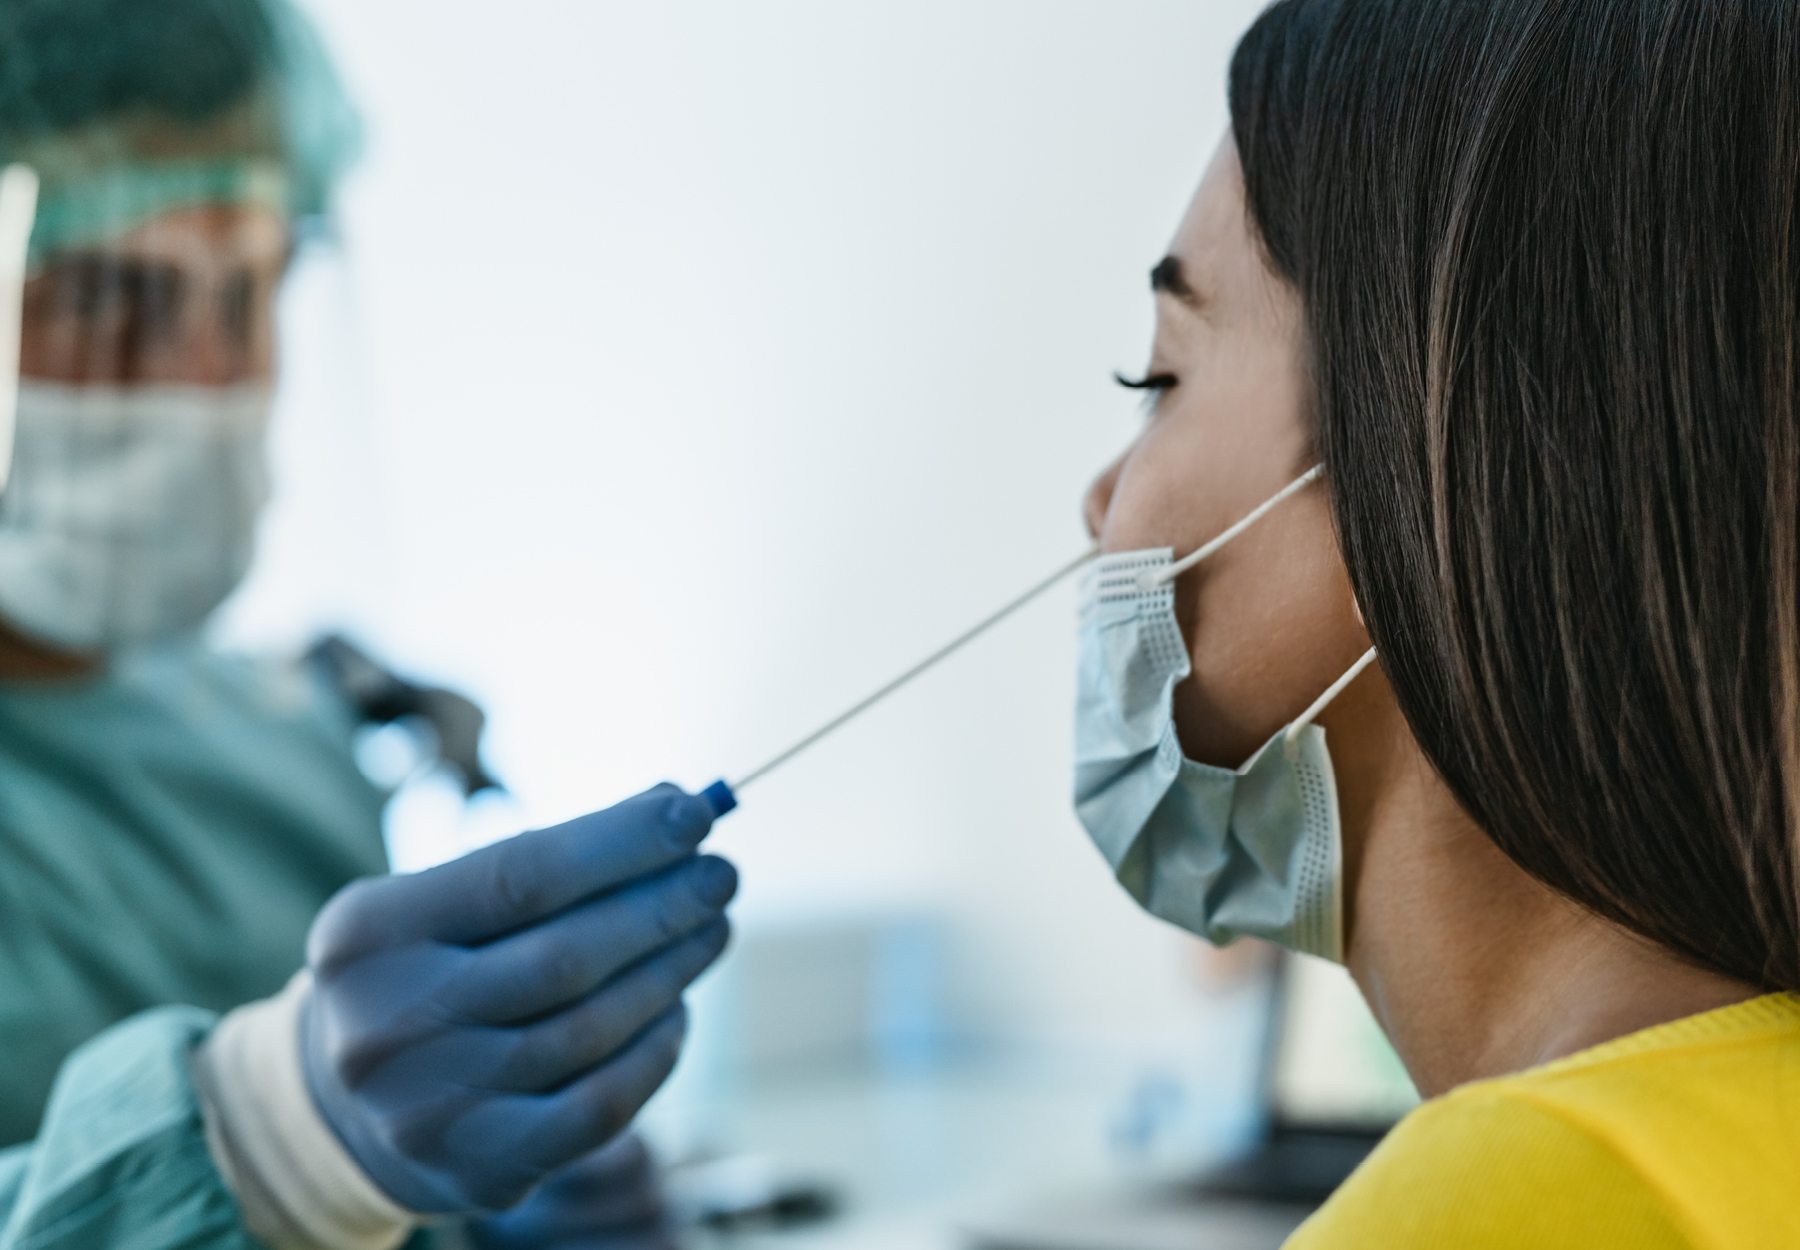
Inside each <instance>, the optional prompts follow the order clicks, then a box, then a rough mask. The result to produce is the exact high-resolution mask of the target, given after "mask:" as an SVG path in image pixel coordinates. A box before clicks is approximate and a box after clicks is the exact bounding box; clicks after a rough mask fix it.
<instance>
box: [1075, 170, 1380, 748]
mask: <svg viewBox="0 0 1800 1250" xmlns="http://www.w3.org/2000/svg"><path fill="white" fill-rule="evenodd" d="M1152 284H1153V286H1154V287H1155V288H1156V340H1155V344H1154V346H1153V347H1152V349H1151V354H1150V363H1149V366H1148V369H1147V371H1146V375H1145V376H1146V380H1147V381H1149V382H1150V383H1152V389H1151V390H1150V392H1149V395H1150V400H1151V405H1152V406H1151V407H1150V410H1149V412H1148V416H1147V418H1146V421H1145V424H1144V428H1143V431H1142V433H1140V434H1139V435H1138V437H1137V439H1136V440H1135V441H1134V442H1133V443H1132V444H1131V446H1130V447H1128V448H1127V449H1126V451H1125V454H1124V455H1122V456H1121V457H1120V458H1119V459H1118V460H1116V461H1115V462H1114V463H1113V464H1112V465H1111V466H1109V467H1108V468H1107V469H1106V471H1105V472H1104V473H1102V474H1101V475H1100V477H1099V479H1098V480H1097V481H1096V482H1095V483H1094V485H1093V487H1092V489H1091V490H1090V491H1089V493H1088V498H1087V522H1088V526H1089V528H1090V529H1091V530H1092V531H1093V533H1094V535H1095V536H1096V537H1097V538H1098V539H1099V540H1100V543H1101V545H1102V547H1103V548H1104V549H1105V550H1107V551H1131V550H1136V549H1140V548H1147V547H1172V548H1174V550H1175V555H1176V556H1177V557H1180V556H1183V555H1186V554H1187V553H1188V552H1190V551H1193V550H1194V549H1195V548H1197V547H1199V546H1200V545H1201V544H1202V543H1204V542H1206V541H1207V540H1208V539H1210V538H1213V537H1214V536H1216V535H1217V534H1219V533H1220V532H1221V531H1222V530H1224V529H1225V528H1226V527H1227V526H1229V525H1230V524H1231V523H1232V522H1234V521H1236V520H1238V519H1239V518H1241V517H1243V516H1244V515H1245V514H1246V513H1248V512H1249V511H1250V510H1251V509H1253V508H1254V507H1256V505H1257V504H1259V503H1261V502H1262V501H1263V500H1265V499H1267V498H1268V497H1269V496H1271V495H1273V494H1274V493H1275V492H1276V491H1278V490H1280V489H1281V488H1282V487H1283V486H1285V485H1287V484H1288V483H1289V482H1291V481H1292V480H1293V479H1294V478H1296V477H1298V476H1300V474H1302V473H1304V472H1305V471H1306V470H1307V469H1308V468H1310V467H1311V466H1312V464H1313V463H1314V461H1315V456H1314V452H1313V446H1312V436H1311V430H1310V426H1309V420H1308V412H1307V403H1308V399H1307V396H1308V386H1307V379H1306V372H1305V359H1304V329H1303V321H1302V315H1301V308H1300V301H1299V296H1298V295H1297V293H1296V292H1295V291H1294V290H1293V288H1292V287H1291V286H1290V285H1289V284H1287V283H1286V282H1284V281H1283V280H1282V279H1281V278H1279V277H1278V276H1277V275H1276V274H1275V273H1274V272H1273V271H1272V270H1271V269H1270V268H1269V266H1268V263H1267V262H1266V260H1265V259H1264V254H1263V249H1262V246H1261V243H1260V242H1259V241H1258V240H1257V238H1256V236H1255V234H1254V233H1253V231H1252V228H1251V225H1250V220H1249V216H1248V211H1247V207H1246V204H1245V201H1244V183H1243V174H1242V171H1241V169H1240V167H1239V164H1238V156H1237V148H1236V146H1235V145H1234V144H1233V143H1232V141H1231V140H1230V138H1229V137H1228V138H1227V139H1226V140H1225V141H1224V142H1223V143H1221V144H1220V146H1219V149H1218V152H1217V153H1216V154H1215V156H1214V158H1213V160H1212V163H1211V165H1210V167H1209V168H1208V169H1207V172H1206V176H1205V178H1204V180H1203V181H1202V182H1201V184H1200V188H1199V190H1198V191H1197V192H1196V193H1195V195H1194V199H1193V202H1192V204H1191V205H1190V206H1189V208H1188V211H1187V215H1186V217H1185V218H1184V219H1183V221H1182V223H1181V227H1180V230H1179V231H1178V232H1177V234H1176V237H1175V242H1174V244H1173V247H1172V249H1171V251H1170V254H1169V256H1168V257H1167V258H1166V259H1164V260H1163V261H1162V263H1161V264H1159V265H1158V266H1157V268H1156V270H1155V271H1154V273H1153V275H1152ZM1176 611H1177V614H1178V615H1179V617H1180V619H1181V625H1182V630H1183V633H1184V635H1185V636H1186V638H1187V643H1188V650H1189V653H1190V654H1191V655H1192V657H1193V675H1192V676H1191V677H1190V678H1189V679H1188V680H1186V681H1184V682H1183V683H1182V684H1181V685H1180V686H1179V687H1178V688H1177V689H1176V692H1175V722H1176V726H1177V728H1178V730H1179V731H1180V734H1181V742H1182V746H1183V748H1184V749H1185V751H1186V753H1187V754H1188V756H1189V757H1190V758H1193V759H1196V760H1199V761H1202V762H1204V763H1209V764H1217V765H1222V766H1226V767H1235V766H1237V765H1239V764H1241V763H1242V762H1243V761H1244V760H1245V759H1246V758H1248V757H1249V756H1250V754H1251V753H1252V752H1254V751H1255V750H1256V748H1257V747H1259V746H1261V745H1262V744H1263V743H1264V742H1265V741H1267V740H1268V739H1269V737H1270V736H1271V735H1273V734H1274V733H1275V731H1276V730H1278V729H1279V728H1281V726H1282V725H1284V724H1285V723H1287V722H1288V721H1290V720H1292V719H1293V718H1294V717H1296V716H1298V715H1299V714H1300V713H1301V712H1303V711H1304V710H1305V709H1306V708H1307V706H1308V705H1309V704H1311V703H1312V701H1313V700H1314V699H1315V698H1317V697H1318V696H1319V694H1320V693H1322V692H1323V691H1324V690H1325V688H1326V687H1327V686H1329V685H1330V684H1331V683H1332V682H1333V681H1335V680H1336V679H1337V678H1338V677H1339V676H1340V675H1342V674H1343V673H1344V671H1345V670H1346V669H1348V668H1349V667H1350V665H1351V664H1352V663H1354V662H1355V660H1356V659H1357V657H1358V656H1359V655H1361V654H1362V652H1363V651H1364V650H1365V649H1366V648H1367V647H1368V645H1369V643H1368V635H1367V634H1366V633H1365V631H1364V630H1363V628H1362V626H1361V624H1360V623H1359V621H1358V619H1357V614H1356V607H1355V602H1354V599H1353V597H1352V594H1351V591H1350V584H1349V579H1348V576H1347V575H1346V573H1345V570H1344V564H1343V560H1342V559H1341V557H1340V556H1339V554H1338V547H1337V542H1336V538H1335V536H1334V533H1333V529H1332V521H1331V510H1330V506H1329V501H1328V497H1327V495H1326V493H1325V488H1324V486H1322V485H1319V486H1313V487H1309V488H1307V489H1305V490H1303V491H1302V492H1300V493H1299V494H1298V495H1296V496H1294V497H1293V498H1292V499H1290V500H1288V501H1287V502H1285V503H1283V504H1282V505H1280V506H1279V507H1278V508H1276V509H1275V511H1274V512H1272V513H1271V514H1270V515H1269V516H1268V517H1267V518H1266V519H1265V520H1263V521H1261V522H1259V523H1258V524H1257V525H1255V526H1253V527H1251V528H1250V529H1249V530H1248V531H1247V532H1246V533H1245V534H1244V535H1243V536H1242V537H1240V538H1238V539H1236V540H1234V541H1233V542H1231V543H1230V544H1228V545H1227V546H1226V547H1224V548H1223V549H1222V550H1221V551H1219V553H1218V554H1216V555H1214V556H1212V557H1210V558H1209V559H1207V560H1206V561H1204V562H1203V563H1201V564H1200V565H1199V566H1198V567H1196V568H1195V569H1193V570H1191V571H1190V572H1188V573H1187V574H1185V575H1184V576H1183V577H1182V578H1181V580H1180V582H1179V583H1178V585H1177V591H1176ZM1357 684H1359V685H1360V684H1363V683H1361V682H1359V683H1357ZM1326 719H1327V720H1329V719H1330V718H1329V717H1327V718H1326Z"/></svg>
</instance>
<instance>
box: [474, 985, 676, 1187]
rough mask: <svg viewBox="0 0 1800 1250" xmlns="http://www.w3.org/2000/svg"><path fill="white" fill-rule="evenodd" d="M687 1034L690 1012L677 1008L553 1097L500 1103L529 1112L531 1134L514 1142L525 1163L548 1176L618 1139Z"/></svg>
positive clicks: (519, 1098) (662, 1077) (668, 1069)
mask: <svg viewBox="0 0 1800 1250" xmlns="http://www.w3.org/2000/svg"><path fill="white" fill-rule="evenodd" d="M686 1032H687V1008H686V1007H684V1006H682V1005H681V1004H680V1003H677V1004H676V1005H675V1006H674V1007H671V1008H670V1009H669V1010H668V1011H666V1012H664V1013H663V1014H662V1015H661V1016H659V1017H657V1019H656V1020H654V1021H653V1022H652V1023H651V1024H650V1026H649V1027H648V1028H646V1029H644V1031H643V1032H641V1033H639V1034H638V1035H637V1037H635V1038H633V1039H632V1040H631V1042H630V1043H628V1044H627V1045H626V1046H624V1047H623V1048H621V1049H620V1050H619V1051H618V1052H617V1053H616V1054H614V1056H613V1057H612V1058H611V1059H609V1060H607V1061H606V1062H605V1063H603V1064H601V1065H600V1066H598V1067H596V1068H594V1069H592V1070H591V1071H588V1072H586V1073H584V1074H582V1075H581V1076H579V1077H577V1078H576V1079H575V1080H573V1081H570V1082H569V1083H568V1084H567V1085H565V1086H563V1087H562V1088H561V1089H559V1090H557V1091H556V1092H555V1093H554V1094H541V1095H529V1094H524V1095H516V1096H515V1097H513V1098H507V1099H503V1100H501V1101H503V1102H504V1103H507V1104H523V1105H524V1106H526V1107H528V1108H529V1115H530V1122H529V1123H530V1130H529V1132H527V1133H524V1134H521V1135H520V1136H518V1137H517V1138H515V1141H516V1147H515V1148H516V1150H517V1151H518V1152H519V1155H520V1156H521V1161H522V1162H523V1163H525V1164H526V1165H527V1166H528V1167H531V1168H533V1169H535V1170H537V1171H538V1172H540V1173H543V1174H546V1175H547V1174H548V1173H550V1172H553V1171H555V1170H557V1169H558V1168H560V1167H562V1166H564V1165H565V1164H567V1163H568V1162H569V1161H571V1160H573V1159H577V1158H580V1157H581V1156H582V1155H585V1154H587V1153H588V1152H589V1151H591V1150H594V1149H596V1148H597V1147H599V1146H601V1145H603V1144H605V1143H606V1142H609V1141H611V1140H612V1139H613V1138H614V1137H617V1136H618V1135H619V1133H620V1132H621V1131H623V1130H624V1128H625V1126H626V1125H628V1124H630V1123H631V1120H632V1117H633V1116H635V1115H637V1113H638V1112H639V1111H640V1110H642V1108H643V1106H644V1104H645V1103H646V1102H648V1101H649V1100H650V1095H652V1094H654V1093H655V1092H656V1090H657V1087H658V1086H660V1085H661V1084H662V1083H663V1082H664V1081H665V1080H667V1079H668V1076H669V1073H670V1072H671V1071H672V1070H673V1069H674V1067H675V1060H676V1059H677V1058H678V1057H679V1056H680V1054H681V1041H682V1037H683V1036H684V1035H685V1034H686Z"/></svg>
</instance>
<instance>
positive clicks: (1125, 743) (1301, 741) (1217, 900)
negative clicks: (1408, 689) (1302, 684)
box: [1075, 469, 1375, 963]
mask: <svg viewBox="0 0 1800 1250" xmlns="http://www.w3.org/2000/svg"><path fill="white" fill-rule="evenodd" d="M1317 474H1318V470H1316V469H1315V470H1314V471H1313V472H1312V473H1309V474H1308V475H1307V476H1306V477H1305V478H1302V479H1301V480H1300V481H1299V482H1296V483H1294V484H1293V485H1292V486H1290V487H1289V488H1288V489H1287V490H1285V491H1283V492H1282V493H1281V494H1279V495H1277V496H1276V497H1275V498H1274V499H1272V500H1270V501H1269V502H1268V503H1267V504H1265V505H1263V507H1261V508H1258V509H1257V510H1256V511H1255V512H1253V513H1251V514H1250V516H1248V517H1246V518H1245V519H1244V521H1242V522H1240V523H1239V524H1238V525H1236V526H1233V527H1232V528H1231V529H1230V530H1228V531H1226V533H1225V534H1223V535H1221V536H1220V537H1219V538H1218V539H1215V540H1214V541H1213V542H1212V543H1209V544H1207V546H1205V547H1203V548H1201V549H1200V550H1199V551H1197V552H1195V553H1194V554H1193V555H1192V556H1190V557H1188V558H1187V559H1185V560H1183V561H1181V562H1180V563H1179V564H1177V563H1176V562H1175V561H1174V560H1173V553H1172V552H1171V551H1170V550H1168V549H1167V548H1162V549H1158V550H1150V551H1130V552H1121V553H1118V554H1113V555H1105V556H1101V557H1100V558H1099V559H1098V560H1096V561H1095V563H1094V565H1093V566H1092V568H1091V569H1090V570H1089V572H1088V574H1087V578H1086V581H1085V582H1084V584H1083V587H1082V608H1081V635H1080V638H1081V642H1080V647H1081V659H1080V664H1081V667H1080V684H1079V689H1078V693H1077V702H1076V722H1075V723H1076V729H1075V810H1076V812H1077V814H1078V815H1079V816H1080V818H1081V823H1082V824H1083V825H1085V826H1086V827H1087V831H1088V834H1089V836H1091V837H1092V838H1093V839H1094V842H1095V844H1096V845H1098V846H1099V848H1100V850H1101V852H1102V853H1103V854H1104V855H1105V856H1106V859H1107V862H1108V863H1110V864H1111V865H1112V867H1113V871H1114V873H1115V875H1116V876H1117V877H1118V880H1119V883H1120V884H1121V885H1123V886H1124V887H1125V889H1126V890H1127V891H1129V892H1130V894H1131V896H1132V897H1133V898H1135V899H1136V900H1137V901H1138V902H1139V903H1140V904H1141V905H1142V906H1143V907H1144V908H1146V909H1147V910H1148V911H1150V912H1151V913H1152V914H1153V915H1156V916H1160V917H1162V918H1163V919H1164V920H1169V921H1172V922H1173V923H1175V924H1178V925H1180V926H1181V927H1182V928H1184V929H1188V930H1190V931H1192V932H1194V933H1197V934H1199V935H1200V936H1201V937H1204V938H1206V939H1207V940H1208V941H1211V942H1215V943H1218V944H1221V945H1222V944H1224V943H1227V942H1230V941H1232V940H1234V939H1235V938H1238V937H1242V936H1244V935H1246V934H1248V935H1251V936H1255V937H1261V938H1267V939H1268V940H1269V941H1272V942H1275V943H1277V944H1279V945H1281V946H1285V947H1287V948H1288V949H1289V950H1295V951H1303V952H1305V953H1307V954H1311V955H1319V956H1322V957H1324V958H1326V959H1330V960H1334V961H1336V962H1339V963H1341V962H1343V899H1342V891H1343V839H1342V833H1341V830H1340V827H1339V823H1338V802H1337V782H1336V779H1335V778H1334V777H1333V775H1332V771H1331V755H1330V753H1329V752H1328V751H1327V750H1326V748H1325V731H1324V730H1323V729H1320V728H1319V727H1318V726H1317V725H1314V724H1313V723H1312V720H1313V718H1314V717H1315V716H1317V715H1318V714H1319V713H1320V712H1321V711H1323V710H1324V707H1325V705H1326V704H1327V703H1328V702H1329V701H1330V700H1331V698H1333V697H1334V696H1335V695H1336V694H1337V693H1338V692H1339V691H1340V690H1342V689H1343V687H1344V686H1345V685H1347V684H1348V683H1349V681H1350V679H1351V678H1353V677H1354V676H1355V675H1356V674H1357V673H1359V672H1361V671H1362V669H1363V668H1364V667H1365V666H1367V665H1368V663H1369V662H1370V661H1371V660H1373V659H1374V656H1375V652H1374V650H1373V649H1371V650H1370V651H1369V652H1368V653H1367V654H1366V655H1364V656H1363V658H1362V659H1361V660H1359V661H1358V662H1357V664H1356V665H1355V666H1354V667H1353V668H1352V669H1351V670H1350V672H1348V673H1346V674H1345V675H1344V677H1343V678H1342V679H1340V680H1339V681H1338V682H1337V683H1335V684H1334V685H1333V686H1332V687H1331V689H1330V690H1328V691H1326V692H1325V694H1324V695H1322V696H1321V697H1320V699H1319V700H1318V702H1316V703H1315V704H1314V705H1313V706H1312V707H1311V708H1309V709H1308V710H1307V712H1306V714H1305V715H1304V716H1302V717H1301V718H1300V719H1299V720H1297V721H1295V722H1294V723H1293V724H1291V725H1288V726H1286V727H1285V728H1283V729H1282V730H1281V731H1280V732H1279V733H1277V734H1276V735H1275V736H1274V737H1273V738H1271V739H1270V740H1269V741H1268V742H1267V743H1265V744H1264V745H1263V746H1262V748H1261V749H1260V750H1258V751H1257V752H1256V754H1255V755H1253V756H1251V757H1250V761H1249V762H1248V763H1247V764H1245V765H1244V766H1243V767H1242V768H1239V769H1237V770H1235V771H1234V770H1232V769H1229V768H1215V767H1212V766H1210V765H1207V764H1197V763H1195V762H1194V761H1192V760H1190V759H1187V758H1185V757H1184V756H1183V755H1182V752H1181V744H1180V742H1179V740H1178V739H1177V738H1176V734H1175V722H1174V715H1173V708H1174V693H1175V686H1176V685H1177V683H1179V682H1180V681H1181V680H1182V679H1183V678H1185V677H1186V676H1187V675H1188V673H1189V671H1190V663H1189V659H1188V650H1187V643H1186V641H1185V640H1184V639H1183V638H1182V636H1181V627H1180V625H1179V624H1177V622H1176V619H1175V577H1176V575H1178V574H1179V573H1180V572H1183V571H1185V570H1186V569H1187V568H1189V567H1192V565H1193V564H1195V563H1197V562H1198V561H1199V560H1201V559H1204V558H1205V557H1206V556H1208V555H1211V554H1212V552H1214V551H1216V550H1218V548H1219V547H1221V546H1223V545H1224V544H1225V542H1228V541H1230V540H1231V539H1232V538H1235V537H1236V536H1237V535H1238V534H1239V533H1242V532H1243V530H1244V529H1245V528H1247V527H1248V525H1249V524H1250V523H1251V522H1253V521H1255V520H1256V519H1258V518H1259V517H1261V516H1262V515H1263V514H1264V513H1265V512H1266V511H1267V510H1268V508H1270V507H1273V506H1274V504H1276V503H1278V502H1280V501H1281V500H1282V499H1284V498H1286V497H1287V496H1288V495H1289V494H1291V493H1292V492H1293V491H1294V490H1297V489H1299V488H1300V487H1302V486H1304V485H1305V484H1306V483H1307V482H1309V481H1311V480H1313V479H1314V478H1315V477H1316V476H1317Z"/></svg>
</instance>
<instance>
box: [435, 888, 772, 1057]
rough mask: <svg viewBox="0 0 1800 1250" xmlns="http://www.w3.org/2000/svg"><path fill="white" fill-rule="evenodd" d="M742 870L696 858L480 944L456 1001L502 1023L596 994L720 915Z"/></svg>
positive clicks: (471, 1013)
mask: <svg viewBox="0 0 1800 1250" xmlns="http://www.w3.org/2000/svg"><path fill="white" fill-rule="evenodd" d="M736 892H737V870H736V869H734V868H733V867H732V866H731V865H730V864H728V863H726V862H725V861H724V860H722V859H718V858H716V857H714V856H710V855H706V856H694V857H690V858H688V859H686V860H683V861H680V862H678V863H677V864H676V865H675V866H674V867H673V868H670V869H667V870H665V871H664V872H662V873H659V874H657V875H656V876H654V877H651V878H649V879H647V880H643V881H638V882H636V883H634V884H632V885H629V886H626V887H625V888H624V889H621V890H618V891H615V892H614V893H611V894H607V895H604V896H602V897H600V898H598V899H595V900H594V901H593V902H590V903H583V904H581V905H580V906H578V907H575V908H573V909H572V910H570V911H567V912H564V913H563V914H562V915H560V916H557V917H554V918H553V919H550V920H547V921H545V922H544V923H543V924H540V925H533V926H532V927H531V928H529V929H526V930H524V931H523V932H520V933H515V934H513V935H512V936H510V937H504V938H500V939H498V940H497V941H494V942H491V943H489V944H488V945H486V946H482V947H478V948H476V949H475V950H473V951H472V952H470V954H471V958H470V959H469V960H468V962H467V963H466V964H464V965H463V966H462V967H461V968H459V969H458V979H457V984H456V989H455V997H454V999H453V1002H454V1005H455V1006H456V1008H457V1009H458V1010H460V1011H462V1012H463V1013H464V1014H466V1015H467V1016H468V1017H470V1018H471V1019H475V1020H481V1021H485V1022H487V1023H490V1024H500V1023H505V1022H507V1021H511V1020H521V1019H524V1018H526V1017H529V1016H537V1015H541V1014H543V1013H544V1012H546V1011H549V1010H550V1009H552V1008H554V1007H560V1006H562V1005H564V1004H567V1003H572V1002H575V1001H577V1000H579V999H582V998H585V997H587V995H589V994H591V993H592V992H593V991H594V989H595V987H596V986H599V985H603V984H605V983H606V982H607V981H609V980H611V979H612V978H613V977H615V976H617V975H618V974H619V973H620V972H621V971H623V970H624V969H626V968H629V967H630V966H631V965H633V964H635V963H637V962H638V961H640V960H642V959H645V958H648V957H649V956H650V955H652V954H654V953H655V952H657V951H659V950H661V949H662V948H664V947H666V946H669V945H670V944H672V943H674V942H678V941H680V940H681V939H682V938H685V937H687V936H688V935H689V934H691V933H693V932H695V931H696V930H698V929H700V928H703V927H704V926H706V925H709V924H712V923H713V922H714V921H716V920H718V918H719V913H720V910H721V909H722V908H723V907H724V906H725V904H726V903H728V902H730V901H731V897H732V895H733V894H735V893H736Z"/></svg>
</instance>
